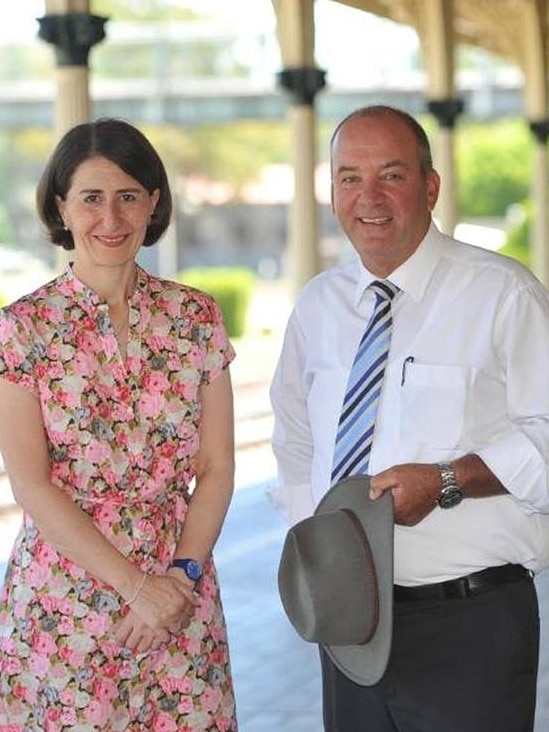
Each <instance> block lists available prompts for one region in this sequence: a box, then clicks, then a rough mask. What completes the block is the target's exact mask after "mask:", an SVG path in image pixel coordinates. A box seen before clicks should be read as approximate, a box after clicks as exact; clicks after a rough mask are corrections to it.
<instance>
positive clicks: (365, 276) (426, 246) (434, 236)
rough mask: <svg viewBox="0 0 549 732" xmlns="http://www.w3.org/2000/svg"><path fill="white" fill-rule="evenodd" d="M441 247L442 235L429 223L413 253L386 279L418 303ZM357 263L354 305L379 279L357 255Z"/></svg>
mask: <svg viewBox="0 0 549 732" xmlns="http://www.w3.org/2000/svg"><path fill="white" fill-rule="evenodd" d="M442 247H443V235H442V234H441V232H440V231H439V230H438V228H437V226H436V224H435V223H434V222H431V225H430V226H429V229H428V231H427V234H426V235H425V237H424V239H423V241H422V242H421V243H420V245H419V246H418V248H417V249H416V250H415V252H414V253H413V254H412V255H411V256H410V257H408V259H407V260H406V261H405V262H403V263H402V264H401V265H400V267H397V269H395V270H394V271H393V272H391V274H390V275H389V277H387V279H388V280H390V281H391V282H392V283H393V284H395V285H396V286H397V287H398V288H399V289H400V290H402V291H403V292H405V293H406V294H407V295H409V296H410V297H411V298H412V299H413V300H415V301H416V302H419V301H420V300H421V298H422V297H423V293H424V292H425V289H426V288H427V285H428V283H429V280H430V279H431V276H432V274H433V272H434V270H435V267H436V265H437V263H438V261H439V259H440V257H441V252H442ZM357 262H358V266H359V272H358V279H357V283H356V288H355V295H354V302H355V305H358V304H359V302H360V300H361V299H362V297H363V295H364V293H365V291H366V288H367V287H368V286H369V285H370V284H371V283H372V282H373V281H374V280H377V279H379V277H376V276H374V275H373V274H372V273H371V272H370V271H369V270H367V269H366V267H364V266H363V265H362V263H361V262H360V259H359V258H358V255H357Z"/></svg>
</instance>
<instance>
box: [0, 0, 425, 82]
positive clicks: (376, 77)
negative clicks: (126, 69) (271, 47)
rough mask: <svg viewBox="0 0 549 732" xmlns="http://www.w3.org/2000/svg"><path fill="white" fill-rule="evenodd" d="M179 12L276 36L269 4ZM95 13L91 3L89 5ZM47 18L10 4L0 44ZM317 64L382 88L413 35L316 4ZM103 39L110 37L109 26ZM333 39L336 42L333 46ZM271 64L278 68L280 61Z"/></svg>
mask: <svg viewBox="0 0 549 732" xmlns="http://www.w3.org/2000/svg"><path fill="white" fill-rule="evenodd" d="M180 2H181V6H182V7H188V8H191V9H193V10H196V11H200V12H204V13H208V14H211V15H215V16H217V17H219V19H220V20H223V21H226V22H227V23H228V24H230V25H232V26H233V27H236V28H239V29H242V31H243V32H245V33H248V32H250V33H257V32H266V33H269V32H273V33H274V32H275V13H274V9H273V5H272V2H271V0H230V2H228V1H227V0H180ZM90 7H91V12H93V0H91V3H90ZM44 14H45V3H44V0H21V1H20V2H16V3H13V4H11V5H10V19H9V22H7V23H4V24H1V25H0V45H1V44H5V43H6V42H9V41H13V39H14V38H17V39H22V40H25V39H26V40H29V41H32V40H33V39H36V35H37V32H38V23H37V22H36V18H37V17H40V16H43V15H44ZM315 18H316V38H315V57H316V62H317V64H318V65H319V66H320V67H321V68H323V69H325V70H326V71H328V80H329V82H330V83H332V84H335V85H337V86H353V85H355V84H356V83H358V82H360V83H361V84H365V83H382V82H383V81H385V80H387V79H388V78H389V77H390V76H392V75H394V74H398V73H399V71H401V70H402V68H403V65H404V64H405V63H407V59H409V58H410V56H411V55H412V54H413V53H414V52H415V50H416V49H417V47H418V42H417V36H416V34H415V32H414V31H413V30H411V29H410V28H406V27H405V26H399V25H397V24H395V23H392V22H390V21H386V20H383V19H381V18H377V17H375V16H372V15H370V14H369V13H365V12H363V11H360V10H356V9H355V8H350V7H348V6H345V5H343V4H342V3H338V2H334V1H333V0H316V1H315ZM106 28H107V37H108V25H107V26H106ZM334 38H336V39H337V43H334ZM274 63H277V64H278V60H276V61H275V62H274Z"/></svg>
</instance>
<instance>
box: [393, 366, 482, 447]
mask: <svg viewBox="0 0 549 732" xmlns="http://www.w3.org/2000/svg"><path fill="white" fill-rule="evenodd" d="M471 375H472V369H471V368H470V367H468V366H447V365H431V364H420V363H415V362H412V363H407V364H406V380H405V382H404V384H403V385H402V387H401V391H402V393H401V402H400V403H401V408H402V414H401V436H402V438H403V439H412V440H413V441H414V442H417V443H419V444H421V445H425V446H427V447H435V448H446V449H451V448H455V447H457V446H458V445H459V443H460V438H461V437H462V435H463V434H464V431H465V425H466V421H467V395H468V389H469V384H470V380H471Z"/></svg>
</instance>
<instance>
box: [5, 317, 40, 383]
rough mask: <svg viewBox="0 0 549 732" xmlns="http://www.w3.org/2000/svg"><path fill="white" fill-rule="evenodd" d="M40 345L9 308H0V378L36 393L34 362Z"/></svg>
mask: <svg viewBox="0 0 549 732" xmlns="http://www.w3.org/2000/svg"><path fill="white" fill-rule="evenodd" d="M39 351H40V347H39V345H38V344H37V343H35V342H33V338H32V332H31V331H30V330H29V329H28V328H27V327H26V326H25V323H24V321H23V320H22V319H21V318H19V317H18V316H17V314H16V313H15V312H14V311H13V309H11V308H10V306H8V307H5V308H2V309H0V378H4V379H7V380H8V381H11V382H12V383H14V384H19V385H21V386H23V387H25V388H26V389H28V390H29V391H31V392H33V393H34V394H37V393H38V384H37V378H36V374H37V369H36V362H37V358H38V356H39Z"/></svg>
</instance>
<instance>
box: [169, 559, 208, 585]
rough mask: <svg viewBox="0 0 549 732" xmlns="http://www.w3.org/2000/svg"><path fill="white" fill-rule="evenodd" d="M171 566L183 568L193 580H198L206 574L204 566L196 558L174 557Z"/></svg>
mask: <svg viewBox="0 0 549 732" xmlns="http://www.w3.org/2000/svg"><path fill="white" fill-rule="evenodd" d="M171 567H177V568H178V569H182V570H183V571H184V572H185V574H186V575H187V577H188V578H189V579H190V580H192V582H198V581H199V580H200V579H201V578H202V575H203V574H204V567H203V566H202V564H200V562H198V561H197V560H196V559H189V558H185V559H174V560H173V562H172V563H171V564H170V568H171Z"/></svg>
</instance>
